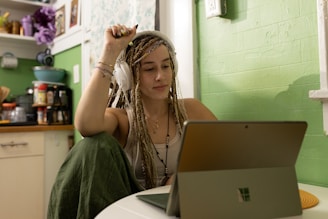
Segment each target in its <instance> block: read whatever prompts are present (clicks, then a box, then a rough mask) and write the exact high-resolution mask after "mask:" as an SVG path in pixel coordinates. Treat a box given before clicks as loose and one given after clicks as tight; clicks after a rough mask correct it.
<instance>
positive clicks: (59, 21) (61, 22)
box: [56, 5, 65, 36]
mask: <svg viewBox="0 0 328 219" xmlns="http://www.w3.org/2000/svg"><path fill="white" fill-rule="evenodd" d="M63 33H65V5H63V6H62V7H60V8H59V9H58V10H57V11H56V36H59V35H62V34H63Z"/></svg>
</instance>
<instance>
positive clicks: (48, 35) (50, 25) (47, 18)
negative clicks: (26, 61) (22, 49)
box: [32, 6, 56, 45]
mask: <svg viewBox="0 0 328 219" xmlns="http://www.w3.org/2000/svg"><path fill="white" fill-rule="evenodd" d="M32 17H33V21H34V22H33V26H34V28H35V32H34V38H35V40H36V43H37V44H38V45H41V44H47V45H50V44H51V43H52V42H53V40H54V39H55V37H56V26H55V25H56V24H55V23H56V11H55V9H54V8H53V7H47V6H44V7H41V8H39V9H38V10H36V11H35V12H34V14H33V15H32Z"/></svg>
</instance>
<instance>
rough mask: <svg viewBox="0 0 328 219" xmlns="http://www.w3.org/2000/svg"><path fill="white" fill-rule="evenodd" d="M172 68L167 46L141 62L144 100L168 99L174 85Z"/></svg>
mask: <svg viewBox="0 0 328 219" xmlns="http://www.w3.org/2000/svg"><path fill="white" fill-rule="evenodd" d="M172 75H173V72H172V66H171V60H170V56H169V52H168V49H167V47H166V46H164V45H160V46H159V47H158V48H157V49H155V50H154V51H153V52H151V53H150V54H149V55H147V56H146V57H145V58H144V59H142V60H141V66H140V91H141V93H142V97H143V98H150V99H157V100H159V99H167V97H168V93H169V90H170V87H171V84H172Z"/></svg>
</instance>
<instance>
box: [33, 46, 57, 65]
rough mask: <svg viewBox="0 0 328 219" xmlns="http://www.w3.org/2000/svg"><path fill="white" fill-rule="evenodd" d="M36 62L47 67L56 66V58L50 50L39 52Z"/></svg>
mask: <svg viewBox="0 0 328 219" xmlns="http://www.w3.org/2000/svg"><path fill="white" fill-rule="evenodd" d="M36 60H37V61H38V62H39V63H40V64H41V65H46V66H53V65H54V57H53V55H51V50H50V49H49V48H47V49H46V50H45V51H44V52H39V53H38V54H37V55H36Z"/></svg>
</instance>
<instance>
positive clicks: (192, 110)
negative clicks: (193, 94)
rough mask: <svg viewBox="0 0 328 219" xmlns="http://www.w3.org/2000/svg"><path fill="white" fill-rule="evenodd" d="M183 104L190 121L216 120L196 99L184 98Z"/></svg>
mask: <svg viewBox="0 0 328 219" xmlns="http://www.w3.org/2000/svg"><path fill="white" fill-rule="evenodd" d="M180 101H182V102H183V104H184V107H185V109H186V113H187V116H188V119H192V120H216V119H217V118H216V116H215V115H214V114H213V113H212V112H211V110H210V109H209V108H207V106H205V105H204V104H203V103H202V102H201V101H199V100H198V99H196V98H184V99H181V100H180Z"/></svg>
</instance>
